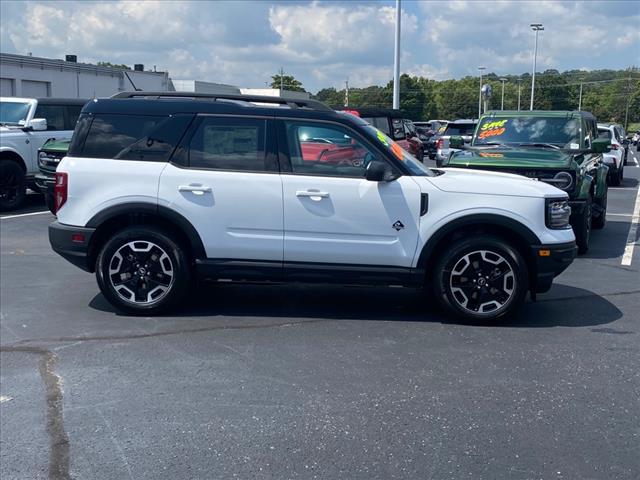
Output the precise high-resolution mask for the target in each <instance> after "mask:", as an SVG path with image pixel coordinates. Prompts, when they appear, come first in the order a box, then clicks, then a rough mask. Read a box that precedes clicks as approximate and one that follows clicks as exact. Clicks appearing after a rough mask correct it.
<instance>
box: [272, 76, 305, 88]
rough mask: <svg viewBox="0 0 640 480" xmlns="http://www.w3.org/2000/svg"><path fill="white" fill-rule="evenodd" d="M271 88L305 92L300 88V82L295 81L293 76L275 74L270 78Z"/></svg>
mask: <svg viewBox="0 0 640 480" xmlns="http://www.w3.org/2000/svg"><path fill="white" fill-rule="evenodd" d="M271 80H272V82H271V88H281V87H282V89H283V90H290V91H292V92H306V90H305V89H304V87H303V86H302V82H301V81H299V80H296V79H295V77H294V76H293V75H280V74H279V73H276V74H275V75H272V76H271Z"/></svg>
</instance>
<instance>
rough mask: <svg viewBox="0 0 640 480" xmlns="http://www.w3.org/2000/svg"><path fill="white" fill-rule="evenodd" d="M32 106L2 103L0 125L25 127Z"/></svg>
mask: <svg viewBox="0 0 640 480" xmlns="http://www.w3.org/2000/svg"><path fill="white" fill-rule="evenodd" d="M30 106H31V104H30V103H18V102H0V124H2V125H24V124H25V122H26V120H27V114H28V113H29V107H30Z"/></svg>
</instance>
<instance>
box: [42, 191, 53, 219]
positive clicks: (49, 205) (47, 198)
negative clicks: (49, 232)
mask: <svg viewBox="0 0 640 480" xmlns="http://www.w3.org/2000/svg"><path fill="white" fill-rule="evenodd" d="M44 203H45V204H46V205H47V208H48V209H49V211H50V212H51V213H53V214H54V215H55V214H56V201H55V199H54V198H53V195H51V194H49V193H45V194H44Z"/></svg>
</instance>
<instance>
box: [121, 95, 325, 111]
mask: <svg viewBox="0 0 640 480" xmlns="http://www.w3.org/2000/svg"><path fill="white" fill-rule="evenodd" d="M111 98H119V99H124V98H146V99H153V100H157V99H161V98H185V99H189V98H191V99H194V100H198V99H209V100H212V101H217V100H236V101H242V102H251V103H275V104H278V105H286V106H288V107H289V108H307V109H310V110H324V111H333V110H331V108H329V107H327V106H326V105H325V104H324V103H322V102H319V101H317V100H305V99H298V98H286V97H267V96H264V95H241V94H228V93H196V92H144V91H136V92H120V93H116V94H115V95H113V96H112V97H111Z"/></svg>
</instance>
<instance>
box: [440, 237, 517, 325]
mask: <svg viewBox="0 0 640 480" xmlns="http://www.w3.org/2000/svg"><path fill="white" fill-rule="evenodd" d="M470 237H471V238H462V239H459V240H457V241H455V242H454V243H453V244H451V245H450V246H448V247H446V251H444V252H441V254H440V258H439V260H438V261H437V263H436V265H435V269H434V271H433V277H432V282H431V284H432V287H433V295H434V297H435V298H436V300H437V301H438V303H439V304H440V306H441V307H442V308H443V309H444V310H445V311H446V312H447V313H448V314H450V315H452V316H455V317H457V318H459V319H463V320H464V321H465V322H468V323H474V324H487V323H494V322H496V321H498V320H500V319H504V318H507V317H510V316H511V315H512V314H513V313H514V312H515V311H516V310H517V309H518V308H519V307H520V306H521V305H522V304H523V303H524V299H525V297H526V294H527V291H528V289H529V275H528V271H527V265H526V262H525V261H524V258H523V257H522V255H521V254H520V252H518V250H516V249H515V248H513V246H511V245H510V244H509V243H508V242H506V241H504V240H503V239H501V238H499V237H496V236H493V235H486V234H481V235H475V236H470ZM483 300H484V301H483ZM491 307H493V308H491Z"/></svg>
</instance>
